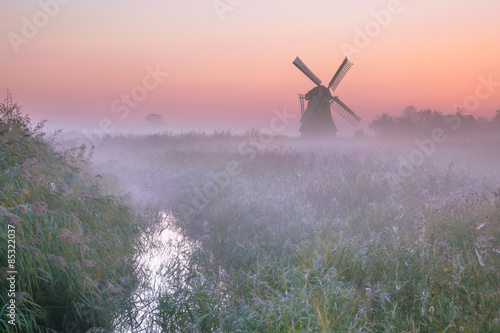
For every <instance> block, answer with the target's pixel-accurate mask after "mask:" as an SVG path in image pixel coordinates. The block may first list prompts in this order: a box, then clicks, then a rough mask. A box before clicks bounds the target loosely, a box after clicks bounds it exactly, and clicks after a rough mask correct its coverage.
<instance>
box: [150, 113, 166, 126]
mask: <svg viewBox="0 0 500 333" xmlns="http://www.w3.org/2000/svg"><path fill="white" fill-rule="evenodd" d="M146 121H147V122H148V123H149V124H151V125H163V117H162V116H160V115H159V114H157V113H151V114H148V115H147V116H146Z"/></svg>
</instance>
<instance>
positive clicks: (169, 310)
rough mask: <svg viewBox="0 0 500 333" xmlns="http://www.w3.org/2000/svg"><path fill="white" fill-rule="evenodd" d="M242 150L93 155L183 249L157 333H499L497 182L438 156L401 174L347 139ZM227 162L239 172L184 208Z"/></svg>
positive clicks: (114, 147)
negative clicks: (148, 203)
mask: <svg viewBox="0 0 500 333" xmlns="http://www.w3.org/2000/svg"><path fill="white" fill-rule="evenodd" d="M248 140H249V138H248V137H234V136H233V137H225V138H223V139H221V138H219V137H217V136H210V135H202V134H199V135H193V134H191V136H190V137H189V138H187V137H186V136H171V135H163V136H161V135H156V136H149V137H142V138H139V137H129V138H126V137H118V138H108V139H107V140H105V141H104V142H103V144H102V146H101V147H100V149H101V152H102V154H103V155H105V156H106V159H112V160H114V162H113V163H114V164H113V166H114V167H116V166H118V167H119V168H120V170H119V173H120V174H122V175H123V178H124V179H127V180H129V181H133V182H134V184H135V186H136V187H137V188H141V187H142V188H143V189H144V191H145V192H146V191H147V192H148V193H153V195H154V196H155V197H156V198H158V200H159V202H160V204H163V206H164V207H165V209H166V210H169V209H172V210H173V212H174V215H175V216H176V219H175V220H173V221H172V227H173V228H178V229H179V230H181V233H182V234H183V235H184V236H185V238H186V241H187V242H189V245H188V246H187V247H183V248H182V255H180V256H179V259H178V260H170V261H169V262H166V265H167V268H166V270H165V273H166V274H165V278H164V281H163V282H164V283H165V285H166V286H168V287H167V288H166V289H165V290H164V292H163V293H162V295H161V296H160V298H159V306H158V309H157V311H158V312H157V319H156V321H157V323H158V325H159V326H160V327H161V328H162V329H163V331H165V332H182V331H186V332H187V331H193V332H215V331H220V332H445V331H446V332H499V331H500V322H499V318H500V299H499V290H500V273H499V270H498V267H500V254H499V253H498V252H499V251H500V242H499V240H500V198H499V195H500V193H499V192H498V191H496V188H497V187H495V186H499V182H498V181H499V180H498V178H494V175H490V176H488V175H481V174H480V173H479V172H474V167H473V166H470V165H469V166H467V165H466V164H465V163H459V162H456V163H449V162H443V161H442V160H439V159H437V158H436V157H434V158H433V159H429V160H428V161H426V163H425V164H424V165H423V166H422V167H418V168H416V170H415V171H414V172H413V173H412V174H411V175H410V176H408V177H402V176H400V175H399V173H398V168H397V167H398V163H397V161H398V159H397V157H398V154H399V153H400V152H401V151H400V150H397V149H387V148H384V147H382V148H381V147H377V146H374V147H371V146H369V145H366V144H365V145H360V146H356V145H350V144H349V143H348V142H344V143H345V144H344V145H343V146H340V144H338V145H333V146H332V147H323V148H321V147H313V146H304V145H301V144H297V143H295V142H294V141H293V140H289V141H286V140H281V139H280V140H281V141H275V143H274V144H272V145H270V146H267V147H264V148H265V149H260V150H259V152H258V153H257V154H256V156H255V158H254V159H249V158H248V156H243V155H241V154H240V153H238V150H237V147H238V145H239V144H240V143H241V142H242V141H248ZM340 143H342V142H340ZM491 147H492V149H494V146H493V145H491ZM398 149H399V148H398ZM443 149H446V148H443ZM490 156H492V155H490ZM230 161H237V162H238V163H239V165H240V167H241V172H240V173H239V174H238V175H237V176H236V177H233V178H232V179H231V181H230V182H229V184H228V185H227V186H225V187H223V188H220V189H219V193H218V194H217V195H215V196H214V197H213V198H212V199H210V200H208V201H207V202H206V204H205V205H203V206H201V207H199V208H200V209H194V210H190V209H186V207H187V206H189V207H195V208H196V204H195V201H199V200H198V199H197V198H199V193H200V191H203V188H205V187H206V186H207V184H210V183H211V182H212V180H213V174H217V173H218V172H220V171H222V170H225V169H226V167H227V165H228V163H230ZM150 179H154V181H150ZM488 186H489V188H488ZM491 188H493V189H494V190H491ZM146 189H147V190H146Z"/></svg>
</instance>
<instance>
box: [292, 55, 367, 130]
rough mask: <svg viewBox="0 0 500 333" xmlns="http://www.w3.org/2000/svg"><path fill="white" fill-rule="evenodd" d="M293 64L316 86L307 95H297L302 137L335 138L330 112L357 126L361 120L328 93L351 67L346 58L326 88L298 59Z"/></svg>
mask: <svg viewBox="0 0 500 333" xmlns="http://www.w3.org/2000/svg"><path fill="white" fill-rule="evenodd" d="M293 64H294V65H295V66H296V67H297V68H298V69H299V70H300V71H301V72H302V73H304V74H305V75H306V76H307V77H308V78H309V79H310V80H311V81H313V82H314V83H315V84H316V87H314V88H313V89H311V90H310V91H309V92H308V93H307V94H305V95H299V96H300V106H301V112H302V118H301V119H300V122H301V124H302V125H301V126H300V129H299V130H300V132H301V135H302V136H303V137H306V138H307V137H332V136H335V134H336V132H337V127H336V126H335V123H334V121H333V118H332V113H331V110H333V111H335V112H337V113H338V114H340V115H341V116H342V117H344V118H345V119H346V120H347V121H349V122H350V123H351V124H352V125H354V126H356V125H358V123H359V122H360V121H361V118H360V117H359V116H358V115H357V114H355V113H354V112H353V111H352V110H351V109H349V108H348V107H347V106H346V105H345V104H344V103H343V102H342V101H340V99H339V98H338V97H337V96H335V97H334V96H332V94H331V92H330V90H331V91H332V92H334V91H335V89H336V88H337V87H338V85H339V83H340V81H342V79H343V78H344V76H345V75H346V74H347V72H348V71H349V69H350V68H351V66H352V63H351V62H349V60H348V59H347V58H345V60H344V61H343V62H342V64H341V65H340V68H339V69H338V70H337V72H336V73H335V75H334V76H333V78H332V80H331V81H330V83H329V85H328V87H325V86H323V85H321V80H320V79H318V77H317V76H316V75H314V73H313V72H312V71H311V70H310V69H309V68H307V66H306V65H305V64H304V63H303V62H302V60H300V58H298V57H297V58H296V59H295V61H294V62H293ZM305 102H307V108H305V105H304V104H305Z"/></svg>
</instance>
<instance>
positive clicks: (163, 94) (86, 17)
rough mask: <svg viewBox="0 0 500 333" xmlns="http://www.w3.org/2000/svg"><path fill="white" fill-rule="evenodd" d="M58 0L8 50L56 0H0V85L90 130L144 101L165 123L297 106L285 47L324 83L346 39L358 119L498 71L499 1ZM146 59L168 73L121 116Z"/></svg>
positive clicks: (237, 117)
mask: <svg viewBox="0 0 500 333" xmlns="http://www.w3.org/2000/svg"><path fill="white" fill-rule="evenodd" d="M61 2H62V0H61ZM66 2H68V3H67V4H64V5H58V6H59V8H55V7H54V6H50V7H49V8H51V9H53V10H54V13H53V15H52V16H53V17H49V19H48V20H47V22H46V24H45V22H42V23H43V24H41V27H40V28H38V32H37V33H36V34H35V36H33V37H32V38H26V41H27V43H22V44H20V45H18V52H15V48H14V47H13V45H12V42H11V40H10V39H12V36H13V35H12V34H16V35H18V36H21V37H22V36H23V34H22V27H23V25H24V21H23V18H24V17H26V18H27V19H28V21H30V22H33V20H34V18H33V17H34V16H35V17H37V15H38V18H39V19H42V20H43V14H40V11H41V10H42V8H41V5H40V3H52V4H54V3H57V0H42V1H40V2H39V1H27V0H21V1H10V2H6V1H3V2H1V3H0V12H1V13H2V14H1V15H2V20H1V21H0V34H1V35H2V36H3V38H2V39H1V40H0V72H1V75H2V76H1V80H0V91H3V92H5V91H6V90H7V89H9V90H10V92H11V93H12V94H13V96H14V98H15V100H17V101H18V102H19V103H20V104H21V105H23V107H24V111H25V112H27V113H30V114H31V115H32V118H33V119H35V120H41V119H49V120H50V122H52V123H54V124H56V125H58V126H59V125H60V126H65V127H76V126H84V127H90V128H92V127H96V126H97V124H99V122H100V121H101V120H102V119H109V120H111V121H112V122H113V123H114V124H116V125H117V126H119V125H125V124H128V125H129V126H130V124H139V123H142V122H143V121H144V117H145V116H146V115H147V114H150V113H158V114H161V115H162V116H163V118H164V120H165V124H166V128H167V129H170V130H176V129H179V128H182V129H183V130H189V129H200V128H224V129H225V128H234V129H244V128H250V127H252V126H265V125H266V123H268V122H269V119H270V118H272V116H273V113H272V110H273V109H274V108H279V109H282V108H284V107H286V108H287V109H288V110H289V112H295V113H297V114H299V113H300V111H299V103H298V99H297V93H299V92H301V93H305V92H307V91H308V90H309V89H311V88H312V87H313V84H312V83H311V82H310V81H309V80H308V79H307V78H306V77H304V76H303V75H302V74H301V73H300V72H299V71H298V70H297V69H296V68H295V67H294V66H293V65H292V64H291V63H292V61H293V60H294V59H295V57H296V56H300V57H301V59H302V60H303V61H304V62H305V63H306V64H307V65H308V66H309V68H310V69H311V70H312V71H313V72H314V73H315V74H316V75H317V76H318V77H320V78H321V79H322V80H323V81H325V83H327V82H328V81H329V80H330V79H331V76H332V75H333V74H334V72H335V71H336V70H337V68H338V66H339V65H340V63H341V61H342V60H343V58H344V56H345V52H344V51H343V49H342V47H341V46H342V45H346V44H349V45H352V46H355V47H356V46H357V48H358V51H359V52H358V53H355V54H351V55H350V59H351V60H352V61H353V62H354V66H353V67H352V69H351V71H350V72H349V73H348V75H347V76H346V78H345V79H344V81H343V82H342V84H341V85H340V86H339V88H338V90H337V92H336V93H338V94H339V97H340V98H341V99H342V100H343V101H344V102H345V103H346V104H347V105H348V106H350V107H351V108H352V109H353V110H355V111H356V113H358V114H359V115H360V116H361V117H362V118H363V119H364V120H365V121H364V124H365V126H366V124H368V123H369V121H370V119H371V118H373V116H375V115H377V114H380V113H381V112H384V111H387V112H390V113H393V114H396V113H399V112H401V110H402V109H403V108H404V107H405V106H406V105H409V104H414V105H415V106H416V107H417V108H432V109H437V110H440V111H442V112H447V111H448V110H449V109H450V108H451V107H452V106H453V105H456V104H462V103H463V102H464V100H466V98H469V102H470V101H471V98H474V96H475V95H476V91H477V89H478V85H480V84H481V83H480V80H479V77H483V78H485V79H488V78H489V77H491V78H492V80H493V81H494V82H500V66H499V63H498V59H500V44H499V43H498V37H499V36H498V34H499V32H500V23H499V20H498V18H497V13H498V12H500V3H498V2H497V1H492V0H491V1H487V0H479V1H474V2H471V1H451V0H445V1H439V3H436V1H427V0H421V1H410V0H401V1H397V0H391V1H368V0H363V1H357V2H356V3H349V4H347V2H346V3H343V4H342V3H340V4H338V3H334V2H332V1H326V0H325V1H323V0H318V1H309V2H306V1H299V0H292V1H286V2H285V1H282V2H280V3H275V2H273V3H270V2H269V1H263V0H254V1H242V2H241V4H240V5H237V6H235V8H233V10H231V11H227V12H225V13H223V14H222V17H223V18H224V19H223V20H222V19H221V16H220V15H219V14H220V13H218V12H217V10H216V9H215V8H214V3H216V2H214V1H212V0H209V1H207V0H203V1H200V0H193V1H189V2H188V1H180V0H179V1H159V0H157V1H130V0H123V1H106V2H104V1H101V2H99V1H97V0H92V1H77V0H73V1H66ZM224 2H225V1H219V3H224ZM388 9H393V13H392V14H390V17H389V18H388V21H387V22H385V23H384V25H386V26H380V29H378V31H374V33H373V34H372V35H373V36H372V37H369V43H368V44H367V45H360V44H356V42H355V38H356V33H355V29H356V28H359V29H365V27H367V25H368V26H369V25H370V24H372V26H373V24H374V22H375V21H374V17H373V14H372V12H373V11H375V12H380V11H381V10H388ZM40 15H41V16H40ZM23 38H24V37H23ZM147 67H150V68H155V67H159V68H161V70H162V71H164V72H168V73H169V75H168V77H166V78H164V79H163V80H162V82H161V83H159V84H158V85H157V87H155V88H154V89H151V90H150V91H148V94H147V97H146V98H145V99H144V100H141V101H140V103H137V106H136V107H134V108H133V109H132V108H130V113H129V114H128V116H126V117H119V116H120V114H119V113H116V112H113V109H112V104H113V102H114V101H115V100H116V99H117V98H120V97H121V96H122V95H123V94H130V92H131V91H132V90H133V89H135V88H136V87H137V86H138V85H139V86H140V85H141V84H142V82H143V79H144V77H145V76H146V75H147V74H148V72H147V70H146V68H147ZM480 91H481V92H483V94H481V96H482V97H481V100H480V101H479V104H478V105H477V106H478V107H477V108H474V109H471V112H469V113H473V114H475V115H484V116H489V117H491V116H492V115H493V113H494V111H495V110H497V109H500V86H499V87H495V89H493V90H492V91H489V94H486V93H484V92H488V91H487V90H484V89H482V90H481V89H480ZM486 95H488V96H487V97H486ZM335 120H336V122H337V123H338V124H339V127H341V129H342V128H344V126H345V128H348V126H349V125H345V122H344V120H343V119H340V118H339V117H335ZM296 124H297V125H296V127H298V118H297V120H296ZM292 129H293V130H295V128H292Z"/></svg>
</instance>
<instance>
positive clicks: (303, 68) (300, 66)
mask: <svg viewBox="0 0 500 333" xmlns="http://www.w3.org/2000/svg"><path fill="white" fill-rule="evenodd" d="M293 64H294V65H295V66H296V67H297V68H298V69H300V71H301V72H302V73H304V74H305V76H307V77H308V78H309V79H311V81H312V82H314V83H315V84H316V85H317V86H319V85H320V84H321V80H320V79H318V77H317V76H316V75H314V73H313V72H312V71H311V70H310V69H309V68H307V66H306V65H305V64H304V63H303V62H302V60H300V58H299V57H297V58H296V59H295V61H294V62H293Z"/></svg>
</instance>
